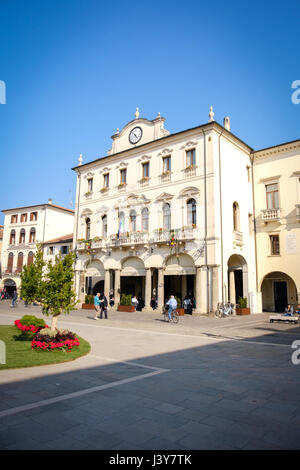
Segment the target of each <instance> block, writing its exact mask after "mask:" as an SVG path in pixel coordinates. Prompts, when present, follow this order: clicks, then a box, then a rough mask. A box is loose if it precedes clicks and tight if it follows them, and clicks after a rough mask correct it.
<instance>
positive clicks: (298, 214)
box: [296, 204, 300, 220]
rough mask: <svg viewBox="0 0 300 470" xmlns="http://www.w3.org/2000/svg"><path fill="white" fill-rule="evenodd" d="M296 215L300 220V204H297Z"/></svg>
mask: <svg viewBox="0 0 300 470" xmlns="http://www.w3.org/2000/svg"><path fill="white" fill-rule="evenodd" d="M296 217H297V220H300V204H296Z"/></svg>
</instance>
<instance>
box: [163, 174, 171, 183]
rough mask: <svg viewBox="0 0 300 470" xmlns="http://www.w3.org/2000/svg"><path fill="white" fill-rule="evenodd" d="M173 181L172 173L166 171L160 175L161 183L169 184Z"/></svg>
mask: <svg viewBox="0 0 300 470" xmlns="http://www.w3.org/2000/svg"><path fill="white" fill-rule="evenodd" d="M170 181H171V172H170V171H166V172H164V173H162V174H161V175H160V182H161V183H169V182H170Z"/></svg>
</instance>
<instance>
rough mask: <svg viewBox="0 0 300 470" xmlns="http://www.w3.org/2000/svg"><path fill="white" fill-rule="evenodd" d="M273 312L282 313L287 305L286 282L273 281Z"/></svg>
mask: <svg viewBox="0 0 300 470" xmlns="http://www.w3.org/2000/svg"><path fill="white" fill-rule="evenodd" d="M274 304H275V312H284V310H285V307H286V306H287V304H288V299H287V283H286V281H274Z"/></svg>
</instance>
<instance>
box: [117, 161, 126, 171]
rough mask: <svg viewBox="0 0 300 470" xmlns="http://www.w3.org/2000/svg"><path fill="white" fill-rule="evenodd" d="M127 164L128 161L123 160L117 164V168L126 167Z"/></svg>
mask: <svg viewBox="0 0 300 470" xmlns="http://www.w3.org/2000/svg"><path fill="white" fill-rule="evenodd" d="M127 166H128V163H126V162H121V163H119V165H117V166H116V168H117V169H118V168H126V167H127Z"/></svg>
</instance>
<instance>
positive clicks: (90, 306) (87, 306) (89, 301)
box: [81, 295, 94, 310]
mask: <svg viewBox="0 0 300 470" xmlns="http://www.w3.org/2000/svg"><path fill="white" fill-rule="evenodd" d="M81 308H83V309H84V310H94V296H93V295H86V296H85V299H84V304H82V306H81Z"/></svg>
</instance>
